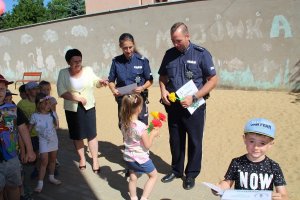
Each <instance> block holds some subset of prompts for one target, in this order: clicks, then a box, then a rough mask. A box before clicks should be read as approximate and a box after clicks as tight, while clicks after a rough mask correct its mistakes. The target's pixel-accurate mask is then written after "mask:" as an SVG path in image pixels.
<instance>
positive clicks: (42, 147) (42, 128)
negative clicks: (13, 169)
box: [29, 93, 61, 192]
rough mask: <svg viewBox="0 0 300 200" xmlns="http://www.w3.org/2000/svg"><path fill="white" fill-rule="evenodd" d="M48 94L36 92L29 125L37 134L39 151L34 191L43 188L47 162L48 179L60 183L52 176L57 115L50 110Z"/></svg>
mask: <svg viewBox="0 0 300 200" xmlns="http://www.w3.org/2000/svg"><path fill="white" fill-rule="evenodd" d="M50 99H51V97H50V96H46V95H45V94H43V93H38V94H37V96H36V99H35V104H36V110H37V112H35V113H33V114H32V115H31V119H30V126H29V129H30V130H31V129H32V128H33V127H35V129H36V130H37V132H38V135H39V153H40V161H41V163H40V169H39V175H38V184H37V186H36V188H35V190H34V191H35V192H41V191H42V189H43V180H44V177H45V173H46V169H47V166H48V163H49V181H50V183H53V184H55V185H59V184H61V181H60V180H57V179H55V178H54V169H55V160H56V153H57V149H58V139H57V134H56V129H57V128H58V126H59V124H58V117H57V115H56V113H55V112H53V111H52V110H51V103H50Z"/></svg>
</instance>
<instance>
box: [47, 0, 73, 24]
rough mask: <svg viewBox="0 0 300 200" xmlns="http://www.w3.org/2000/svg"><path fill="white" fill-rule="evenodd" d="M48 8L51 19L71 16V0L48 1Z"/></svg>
mask: <svg viewBox="0 0 300 200" xmlns="http://www.w3.org/2000/svg"><path fill="white" fill-rule="evenodd" d="M47 8H48V19H49V20H56V19H62V18H66V17H69V0H52V1H50V2H49V3H48V5H47Z"/></svg>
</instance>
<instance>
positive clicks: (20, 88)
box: [19, 84, 26, 93]
mask: <svg viewBox="0 0 300 200" xmlns="http://www.w3.org/2000/svg"><path fill="white" fill-rule="evenodd" d="M25 92H26V90H25V84H23V85H21V86H20V87H19V93H25Z"/></svg>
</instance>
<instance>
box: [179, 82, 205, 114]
mask: <svg viewBox="0 0 300 200" xmlns="http://www.w3.org/2000/svg"><path fill="white" fill-rule="evenodd" d="M196 92H198V88H197V86H196V85H195V83H194V81H193V80H190V81H189V82H187V83H186V84H184V85H183V86H182V87H181V88H179V89H178V90H177V91H176V94H177V96H178V97H179V98H182V99H183V98H184V97H186V96H188V95H194V94H196ZM204 103H205V100H204V99H203V98H200V99H198V100H197V101H196V102H195V103H193V104H192V105H190V106H189V107H188V108H187V109H188V111H189V112H190V113H191V114H193V113H194V112H195V110H196V109H197V108H199V107H200V106H201V105H202V104H204Z"/></svg>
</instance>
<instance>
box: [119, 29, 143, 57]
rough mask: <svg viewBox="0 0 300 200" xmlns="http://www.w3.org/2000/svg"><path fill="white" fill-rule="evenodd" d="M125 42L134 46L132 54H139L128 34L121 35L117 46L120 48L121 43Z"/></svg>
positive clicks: (131, 37)
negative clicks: (129, 42)
mask: <svg viewBox="0 0 300 200" xmlns="http://www.w3.org/2000/svg"><path fill="white" fill-rule="evenodd" d="M125 41H131V42H132V43H133V45H134V52H135V53H138V54H140V52H139V51H138V50H137V48H136V46H135V42H134V38H133V36H132V35H131V34H130V33H123V34H122V35H120V37H119V46H120V47H121V46H122V44H123V42H125ZM140 55H141V54H140Z"/></svg>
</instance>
